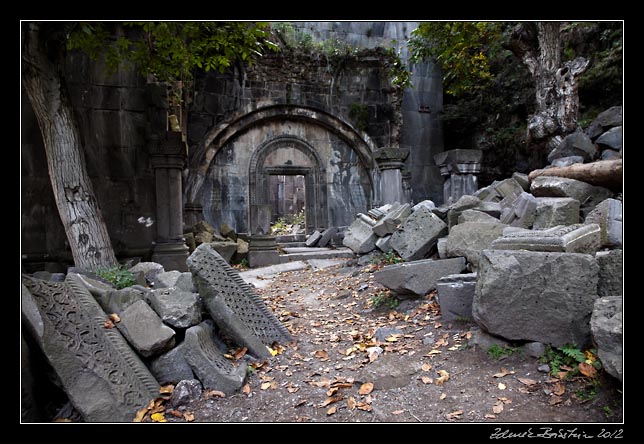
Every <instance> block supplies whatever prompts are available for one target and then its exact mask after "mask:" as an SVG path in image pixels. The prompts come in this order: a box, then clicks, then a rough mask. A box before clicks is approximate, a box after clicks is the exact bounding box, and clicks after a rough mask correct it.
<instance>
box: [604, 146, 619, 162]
mask: <svg viewBox="0 0 644 444" xmlns="http://www.w3.org/2000/svg"><path fill="white" fill-rule="evenodd" d="M621 157H622V152H621V151H613V150H611V149H610V148H606V149H605V150H604V151H602V160H615V159H621Z"/></svg>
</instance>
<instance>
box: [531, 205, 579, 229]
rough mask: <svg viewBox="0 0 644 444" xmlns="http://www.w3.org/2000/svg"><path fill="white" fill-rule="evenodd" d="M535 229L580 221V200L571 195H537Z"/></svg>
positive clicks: (533, 226)
mask: <svg viewBox="0 0 644 444" xmlns="http://www.w3.org/2000/svg"><path fill="white" fill-rule="evenodd" d="M536 199H537V212H536V216H535V219H534V223H533V224H532V228H534V229H535V230H541V229H545V228H553V227H556V226H558V225H574V224H578V223H579V201H578V200H577V199H572V198H570V197H537V198H536Z"/></svg>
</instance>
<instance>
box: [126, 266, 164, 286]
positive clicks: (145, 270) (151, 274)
mask: <svg viewBox="0 0 644 444" xmlns="http://www.w3.org/2000/svg"><path fill="white" fill-rule="evenodd" d="M128 271H129V272H130V273H132V274H133V275H135V276H136V275H138V274H139V273H140V274H142V275H143V276H144V277H145V279H146V280H147V281H148V282H154V279H155V278H156V276H157V275H158V274H159V273H163V272H164V271H165V269H164V268H163V265H161V264H157V263H156V262H139V263H138V264H136V265H135V266H134V267H132V268H130V269H128Z"/></svg>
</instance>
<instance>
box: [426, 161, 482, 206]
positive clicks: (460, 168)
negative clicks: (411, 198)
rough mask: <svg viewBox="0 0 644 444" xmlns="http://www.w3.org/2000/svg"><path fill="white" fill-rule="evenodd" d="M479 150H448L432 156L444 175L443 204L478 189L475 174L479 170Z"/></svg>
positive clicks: (447, 203) (454, 200)
mask: <svg viewBox="0 0 644 444" xmlns="http://www.w3.org/2000/svg"><path fill="white" fill-rule="evenodd" d="M482 156H483V152H482V151H481V150H460V149H458V150H449V151H444V152H442V153H438V154H436V155H435V156H434V162H436V165H437V166H438V168H439V169H440V173H441V175H442V176H444V177H446V180H445V183H444V185H443V200H444V204H445V205H449V204H451V203H454V202H456V201H457V200H458V199H460V198H461V196H464V195H466V194H474V193H475V192H476V190H478V179H477V177H476V175H477V174H478V173H479V172H480V171H481V157H482Z"/></svg>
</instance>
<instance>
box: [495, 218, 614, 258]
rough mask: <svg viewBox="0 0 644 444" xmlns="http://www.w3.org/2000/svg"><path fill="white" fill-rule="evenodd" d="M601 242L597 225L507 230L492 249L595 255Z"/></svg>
mask: <svg viewBox="0 0 644 444" xmlns="http://www.w3.org/2000/svg"><path fill="white" fill-rule="evenodd" d="M600 240H601V230H600V228H599V225H597V224H588V225H585V224H576V225H568V226H565V227H564V226H557V227H553V228H548V229H546V230H517V231H510V230H507V229H506V230H504V232H503V236H502V237H500V238H498V239H496V240H495V241H493V242H492V248H495V249H501V250H528V251H553V252H565V253H589V254H595V252H596V251H597V250H598V249H599V244H600Z"/></svg>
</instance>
